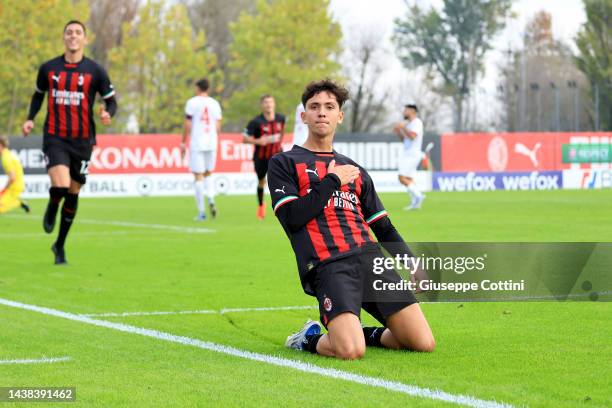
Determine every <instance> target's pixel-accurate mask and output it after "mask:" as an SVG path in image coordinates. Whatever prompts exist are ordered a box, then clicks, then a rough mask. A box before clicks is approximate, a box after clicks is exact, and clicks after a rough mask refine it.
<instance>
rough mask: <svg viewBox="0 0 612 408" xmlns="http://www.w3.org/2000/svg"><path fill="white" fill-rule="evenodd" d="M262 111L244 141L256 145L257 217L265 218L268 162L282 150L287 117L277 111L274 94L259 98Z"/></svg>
mask: <svg viewBox="0 0 612 408" xmlns="http://www.w3.org/2000/svg"><path fill="white" fill-rule="evenodd" d="M259 103H260V105H261V111H262V113H261V114H259V115H257V116H255V117H254V118H253V119H252V120H251V121H250V122H249V123H248V125H247V127H246V129H245V130H244V133H243V135H244V143H250V144H253V145H255V151H254V153H253V164H254V165H255V173H257V179H258V184H257V202H258V207H257V218H259V219H260V220H263V219H264V217H265V216H266V207H265V205H264V199H263V192H264V186H265V185H266V173H268V162H269V160H270V158H271V157H272V156H274V155H275V154H276V153H278V152H280V151H282V145H281V143H282V141H283V135H284V132H285V117H284V116H283V115H281V114H279V113H275V111H274V110H275V108H276V103H275V101H274V97H273V96H272V95H263V96H262V97H261V98H260V99H259Z"/></svg>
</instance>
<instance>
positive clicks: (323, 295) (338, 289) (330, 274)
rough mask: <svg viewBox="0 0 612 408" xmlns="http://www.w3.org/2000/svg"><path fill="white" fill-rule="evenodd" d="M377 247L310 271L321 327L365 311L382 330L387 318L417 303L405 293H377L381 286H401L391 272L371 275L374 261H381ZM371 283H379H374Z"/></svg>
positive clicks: (395, 275)
mask: <svg viewBox="0 0 612 408" xmlns="http://www.w3.org/2000/svg"><path fill="white" fill-rule="evenodd" d="M384 256H385V255H384V254H383V253H382V251H381V250H380V248H378V246H377V245H375V244H372V245H366V246H365V247H364V248H363V249H362V250H361V251H360V252H358V253H357V254H355V255H351V256H348V257H344V258H341V259H338V260H335V261H331V262H326V263H323V264H321V265H319V266H318V267H317V270H316V271H314V272H315V273H314V277H313V286H314V290H315V296H316V297H317V300H318V302H319V313H320V318H321V323H323V325H324V326H325V327H326V328H327V325H328V324H329V322H330V321H332V320H333V319H334V317H336V316H338V315H339V314H341V313H346V312H350V313H353V314H354V315H356V316H357V317H360V315H361V309H363V310H365V311H366V312H368V313H369V314H371V315H372V317H374V318H375V319H376V320H378V321H379V322H380V323H381V324H382V325H383V326H385V327H386V322H387V318H388V317H389V316H391V315H392V314H394V313H396V312H398V311H400V310H401V309H403V308H405V307H407V306H410V305H412V304H414V303H417V300H416V298H415V297H414V294H413V293H412V292H410V291H409V290H408V289H406V290H402V291H393V292H389V291H378V290H375V289H374V288H375V287H378V288H380V287H384V285H383V284H382V283H383V282H384V283H395V284H398V283H400V282H401V280H402V277H401V276H400V275H399V274H397V273H396V272H395V271H387V272H385V273H384V274H382V275H377V274H375V273H374V272H373V268H372V266H373V265H374V259H375V258H379V257H384ZM375 281H382V282H377V283H376V284H375Z"/></svg>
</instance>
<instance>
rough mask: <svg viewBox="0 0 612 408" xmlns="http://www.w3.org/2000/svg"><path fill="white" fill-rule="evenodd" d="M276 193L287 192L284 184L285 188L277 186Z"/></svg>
mask: <svg viewBox="0 0 612 408" xmlns="http://www.w3.org/2000/svg"><path fill="white" fill-rule="evenodd" d="M274 192H275V193H283V194H287V193H285V186H283V188H277V189H276V190H274Z"/></svg>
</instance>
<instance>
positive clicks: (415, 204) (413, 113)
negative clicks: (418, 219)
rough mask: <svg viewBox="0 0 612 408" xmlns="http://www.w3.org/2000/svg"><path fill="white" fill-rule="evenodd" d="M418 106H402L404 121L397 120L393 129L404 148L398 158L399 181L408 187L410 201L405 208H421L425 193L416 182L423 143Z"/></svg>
mask: <svg viewBox="0 0 612 408" xmlns="http://www.w3.org/2000/svg"><path fill="white" fill-rule="evenodd" d="M417 114H418V108H417V106H416V105H415V104H408V105H406V106H404V119H405V120H406V121H405V122H398V123H397V124H396V125H395V126H394V127H393V131H394V132H395V134H397V136H398V137H399V139H400V140H401V141H402V142H403V144H404V148H403V149H402V153H401V155H400V158H399V169H398V173H399V181H400V183H402V184H403V185H404V186H406V188H407V189H408V193H410V196H411V202H410V205H409V206H408V207H405V209H406V210H414V209H418V208H421V204H422V203H423V200H424V199H425V194H423V192H422V191H421V190H420V189H419V187H418V185H417V183H416V175H417V168H418V167H419V163H420V162H421V160H422V159H423V157H424V153H423V152H422V151H421V147H422V145H423V122H422V121H421V119H419V118H418V117H417Z"/></svg>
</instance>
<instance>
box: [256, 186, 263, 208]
mask: <svg viewBox="0 0 612 408" xmlns="http://www.w3.org/2000/svg"><path fill="white" fill-rule="evenodd" d="M257 200H258V201H259V205H262V204H263V187H257Z"/></svg>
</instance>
